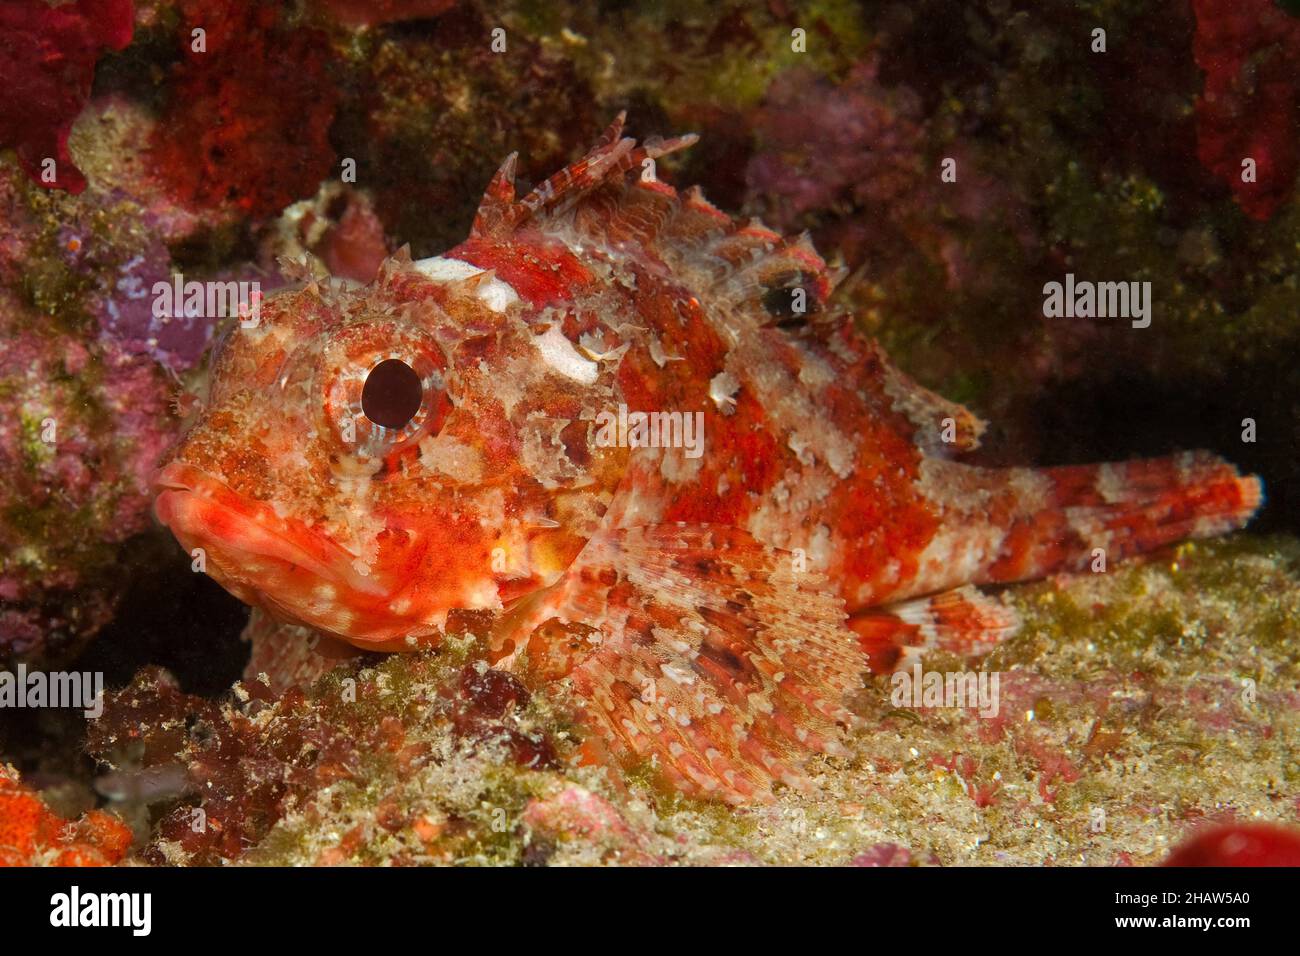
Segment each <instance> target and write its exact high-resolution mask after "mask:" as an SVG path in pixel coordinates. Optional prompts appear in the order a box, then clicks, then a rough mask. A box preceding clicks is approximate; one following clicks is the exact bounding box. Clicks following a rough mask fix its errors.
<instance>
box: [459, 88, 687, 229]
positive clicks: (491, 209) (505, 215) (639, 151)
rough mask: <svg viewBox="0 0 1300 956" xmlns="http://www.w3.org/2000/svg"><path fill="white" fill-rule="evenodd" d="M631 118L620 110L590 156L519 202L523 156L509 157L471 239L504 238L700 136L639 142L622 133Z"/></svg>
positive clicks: (490, 188)
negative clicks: (519, 166) (518, 178)
mask: <svg viewBox="0 0 1300 956" xmlns="http://www.w3.org/2000/svg"><path fill="white" fill-rule="evenodd" d="M626 117H627V114H626V112H623V113H619V114H618V116H617V117H615V119H614V122H613V123H611V124H610V125H609V127H608V128H607V129H606V130H605V132H604V133H603V134H602V135H601V137H600V138H599V139H598V140H597V141H596V144H595V145H594V146H593V147H592V148H591V149H590V150H589V151H588V152H587V155H585V156H583V157H582V159H579V160H578V161H577V162H574V163H570V164H569V165H568V166H566V167H564V169H562V170H560V171H559V172H558V173H556V174H555V175H554V176H552V177H550V178H549V179H547V180H546V181H545V182H543V183H541V184H540V185H539V186H537V188H535V189H534V190H533V191H532V192H530V193H529V194H528V195H527V196H525V197H524V198H523V199H520V200H518V201H516V200H515V188H514V179H515V168H516V162H517V158H516V157H517V154H511V155H510V156H509V157H507V158H506V161H505V162H504V163H502V164H501V168H500V169H498V170H497V172H496V175H494V176H493V177H492V181H491V182H490V183H489V184H488V188H487V190H486V192H485V193H484V196H483V201H482V203H480V205H479V210H478V213H477V215H476V216H475V217H474V227H473V229H472V231H471V233H470V235H471V237H475V238H504V237H505V236H508V235H509V234H510V233H512V232H514V231H515V230H516V229H518V228H519V227H520V226H522V225H523V224H524V223H526V222H528V221H530V220H537V219H539V218H541V217H542V216H543V215H545V214H547V213H553V212H557V211H560V210H563V209H566V208H568V207H570V206H572V205H573V204H574V203H575V202H577V201H578V200H580V199H582V197H583V196H585V195H587V194H588V193H590V192H591V191H592V190H594V189H596V188H598V187H599V186H601V185H603V184H604V183H606V182H609V181H611V180H614V179H616V178H617V177H620V176H622V174H624V173H626V172H627V171H628V170H630V169H636V168H639V167H640V166H641V163H642V162H643V161H644V160H645V159H647V158H649V159H657V158H658V157H660V156H665V155H667V154H669V153H672V152H676V151H677V150H679V149H685V148H686V147H687V146H690V145H691V144H693V143H694V142H695V141H696V140H697V139H698V137H697V136H696V135H695V134H693V133H691V134H688V135H686V136H676V137H673V138H672V139H666V140H664V139H651V140H648V141H647V142H646V143H644V144H642V145H641V146H638V145H637V142H636V140H634V139H632V138H630V137H625V136H623V135H622V132H623V124H624V121H625V119H626Z"/></svg>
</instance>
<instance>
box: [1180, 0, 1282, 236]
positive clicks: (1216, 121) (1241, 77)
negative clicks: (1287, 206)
mask: <svg viewBox="0 0 1300 956" xmlns="http://www.w3.org/2000/svg"><path fill="white" fill-rule="evenodd" d="M1193 7H1194V9H1195V11H1196V38H1195V41H1194V47H1193V49H1194V52H1195V55H1196V63H1197V65H1198V66H1199V67H1200V68H1201V69H1202V70H1204V71H1205V90H1204V92H1203V93H1202V94H1201V96H1200V97H1199V98H1198V99H1197V101H1196V129H1197V153H1198V155H1199V156H1200V160H1201V163H1202V164H1203V165H1204V166H1205V167H1206V168H1207V169H1209V170H1210V171H1211V172H1213V173H1214V174H1215V175H1216V176H1218V177H1219V178H1220V179H1222V180H1224V181H1225V182H1226V183H1228V185H1229V186H1230V187H1231V188H1232V191H1233V194H1234V195H1235V196H1236V198H1237V202H1238V204H1239V205H1240V206H1241V208H1242V210H1243V211H1245V213H1246V214H1247V215H1249V216H1250V217H1251V218H1253V219H1259V220H1265V219H1268V218H1269V217H1270V216H1272V215H1273V213H1274V211H1275V210H1276V209H1277V207H1278V206H1279V205H1280V204H1281V203H1282V202H1283V201H1284V200H1285V199H1286V198H1287V197H1288V196H1289V195H1290V194H1291V190H1292V187H1293V185H1294V183H1295V177H1296V171H1297V169H1298V168H1300V143H1297V137H1296V111H1297V109H1300V78H1298V77H1297V74H1296V68H1295V63H1296V58H1297V57H1300V19H1298V18H1296V17H1293V16H1290V15H1289V14H1287V13H1286V12H1285V11H1283V10H1282V9H1280V8H1279V7H1278V6H1277V5H1276V4H1275V3H1273V0H1194V2H1193ZM1247 159H1251V160H1254V163H1255V172H1254V177H1253V179H1249V178H1248V179H1243V165H1242V164H1243V161H1244V160H1247Z"/></svg>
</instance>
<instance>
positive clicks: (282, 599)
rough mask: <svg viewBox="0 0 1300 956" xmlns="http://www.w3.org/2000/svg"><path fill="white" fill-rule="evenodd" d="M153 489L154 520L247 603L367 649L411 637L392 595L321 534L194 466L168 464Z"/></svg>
mask: <svg viewBox="0 0 1300 956" xmlns="http://www.w3.org/2000/svg"><path fill="white" fill-rule="evenodd" d="M153 485H154V489H155V492H156V497H155V498H154V506H153V507H154V515H155V516H156V517H157V518H158V520H159V521H160V522H162V523H163V524H165V525H166V526H167V527H168V528H170V529H171V531H172V534H174V535H175V536H176V539H177V540H178V541H179V542H180V543H181V545H182V546H183V547H184V548H185V549H186V550H187V551H189V552H190V553H191V554H192V555H194V556H195V558H196V559H197V558H198V557H199V556H200V554H201V555H202V558H203V564H204V566H203V567H201V568H196V570H204V571H206V572H207V573H208V574H209V575H210V576H211V577H212V578H214V579H215V580H216V581H217V583H219V584H220V585H221V586H222V587H224V588H225V589H226V590H227V591H229V592H230V593H231V594H233V595H235V597H237V598H239V599H240V600H241V601H243V602H244V603H245V604H251V605H254V606H256V607H261V608H263V609H264V610H266V611H268V612H270V613H271V614H272V615H274V616H275V617H277V618H279V619H281V620H287V621H290V622H292V623H297V624H304V625H306V626H308V627H312V628H315V629H316V630H320V631H324V632H326V633H329V634H332V635H334V636H337V637H340V638H342V639H344V640H346V641H349V642H351V643H353V644H356V645H357V646H360V647H365V648H367V649H380V650H384V649H389V648H388V647H385V646H384V645H386V644H390V643H393V642H394V640H395V638H396V637H397V636H398V635H397V634H396V631H397V630H402V631H403V633H402V634H401V637H402V638H405V637H406V636H407V635H406V633H405V631H404V629H402V628H400V627H398V628H396V629H395V627H394V624H395V623H398V622H395V621H394V615H393V614H392V612H391V610H390V609H389V606H390V602H391V599H392V593H391V590H390V589H389V588H388V587H386V586H385V585H384V584H383V583H382V582H381V581H380V580H377V579H376V578H375V577H374V576H372V575H367V574H363V573H362V572H361V571H360V570H358V569H357V567H356V562H357V556H356V555H355V554H353V553H351V552H350V551H348V550H347V549H346V548H343V547H342V546H340V545H338V544H337V543H335V542H334V541H332V540H330V539H329V538H328V537H327V536H325V535H323V534H322V533H320V532H319V531H316V530H314V529H312V528H310V527H308V526H307V525H305V524H304V523H302V522H301V521H298V520H296V519H293V518H285V517H281V516H280V515H278V514H277V513H276V511H275V509H274V508H273V507H272V506H271V505H270V504H269V503H267V502H263V501H257V500H254V499H250V498H247V497H245V496H244V495H241V494H239V493H238V492H236V491H234V490H233V489H232V488H230V486H229V485H227V484H226V483H225V482H223V481H222V480H221V479H219V478H216V477H214V476H213V475H212V474H210V473H208V472H206V471H204V470H202V469H200V468H197V467H195V466H193V465H191V464H189V463H187V462H183V461H173V462H171V463H170V464H168V465H166V466H164V467H163V468H162V469H161V470H160V471H159V472H158V473H157V474H156V475H155V477H154V481H153ZM196 549H202V550H201V552H198V551H197V550H196ZM402 623H405V624H406V625H407V626H409V625H410V624H411V623H412V622H409V621H406V622H402ZM403 643H404V641H403ZM392 649H399V648H398V647H397V646H394V647H393V648H392Z"/></svg>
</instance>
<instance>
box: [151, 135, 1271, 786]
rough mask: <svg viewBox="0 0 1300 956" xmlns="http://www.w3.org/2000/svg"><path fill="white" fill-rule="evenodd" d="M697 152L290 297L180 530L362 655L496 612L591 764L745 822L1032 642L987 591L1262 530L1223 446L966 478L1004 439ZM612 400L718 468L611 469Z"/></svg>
mask: <svg viewBox="0 0 1300 956" xmlns="http://www.w3.org/2000/svg"><path fill="white" fill-rule="evenodd" d="M693 141H694V138H693V137H682V138H678V139H674V140H668V141H650V142H647V143H646V144H643V145H638V144H637V143H636V142H634V141H633V140H631V139H629V138H625V137H623V136H622V117H620V118H619V120H618V121H616V122H615V123H614V125H613V126H612V127H611V128H610V129H609V130H608V131H607V132H606V134H605V135H604V137H603V138H602V139H601V140H600V141H599V142H598V143H597V145H596V146H595V147H594V148H593V150H592V151H591V152H590V153H589V154H588V155H587V156H586V157H584V158H583V159H582V160H580V161H579V162H577V163H575V164H573V165H572V166H570V167H568V168H567V169H565V170H563V171H562V172H561V173H559V174H558V175H557V176H555V177H553V178H552V179H551V180H549V181H547V182H546V183H544V184H542V185H541V186H539V187H538V188H537V189H535V190H534V191H533V192H532V193H530V194H529V195H527V196H525V197H523V198H522V199H518V198H516V196H515V190H514V185H513V179H514V168H515V160H514V157H513V156H512V157H510V158H509V159H508V160H507V161H506V162H505V164H504V165H503V166H502V168H501V170H500V171H499V172H498V173H497V175H496V176H495V177H494V178H493V180H492V182H491V183H490V184H489V186H488V189H487V191H486V194H485V196H484V199H483V203H482V205H481V207H480V210H479V213H478V216H477V217H476V219H475V223H474V227H473V230H472V232H471V235H470V237H469V238H468V239H467V240H466V242H464V243H463V244H461V245H460V246H457V247H456V248H455V249H452V250H451V251H450V252H448V253H447V254H446V255H445V256H444V257H439V258H435V259H432V260H422V261H421V262H418V263H412V262H411V261H410V260H409V257H406V256H404V255H399V256H397V257H395V258H394V259H392V260H390V261H389V262H388V263H387V264H386V265H385V267H384V269H383V270H382V271H381V274H380V275H379V277H378V278H377V279H376V281H375V282H374V283H373V284H372V285H370V286H368V287H365V288H354V287H349V288H340V287H338V286H335V285H333V284H331V283H325V282H320V283H318V282H315V281H311V280H310V279H309V278H306V277H305V276H304V281H303V283H302V286H301V288H299V289H297V290H295V291H290V292H286V293H282V294H279V295H277V296H274V297H272V298H271V299H269V300H268V301H267V302H266V303H265V304H264V306H263V309H262V321H261V324H260V325H259V326H257V327H256V328H253V329H244V330H241V331H240V332H239V333H238V334H237V335H236V336H235V337H234V339H233V340H232V341H231V342H230V343H229V344H228V346H227V347H226V348H225V349H224V350H223V352H222V354H221V356H220V358H219V360H218V362H217V363H216V365H215V368H214V370H213V374H212V388H211V394H210V395H209V396H208V399H207V402H206V406H205V408H204V410H203V412H202V413H201V415H200V417H199V420H198V421H197V423H196V425H195V426H194V427H193V428H192V430H191V431H190V432H189V434H188V435H187V436H186V437H185V439H184V440H183V441H182V442H181V444H180V445H179V446H178V447H177V448H176V449H175V450H174V451H173V452H172V453H171V455H170V456H169V458H168V461H167V462H166V463H165V466H164V467H163V468H162V469H161V471H160V473H159V477H158V486H159V496H158V499H157V504H156V511H157V514H158V516H159V517H160V518H161V519H162V520H163V521H164V522H165V523H167V524H168V525H169V526H170V527H171V528H172V530H173V531H174V532H175V534H176V536H177V537H178V538H179V539H180V541H181V542H182V543H183V544H184V545H185V546H186V547H187V548H198V547H201V548H203V549H204V551H205V557H206V561H207V569H208V571H209V573H211V574H212V575H213V576H214V577H215V578H216V579H217V580H218V581H220V582H221V583H222V584H223V585H224V586H225V587H226V588H228V589H229V590H230V591H231V592H232V593H234V594H235V595H237V596H238V597H240V598H241V599H242V600H244V601H246V602H248V603H250V604H253V605H255V606H257V607H260V608H262V609H263V610H265V611H267V612H268V613H270V614H271V615H273V616H274V617H275V618H276V619H278V620H282V621H286V622H290V623H291V624H292V625H293V626H296V627H301V626H305V627H309V628H312V629H315V630H317V631H319V632H321V633H323V634H326V635H330V636H332V637H335V638H341V639H343V640H345V641H347V642H349V643H351V644H353V645H355V646H357V647H360V648H363V649H367V650H405V649H413V648H416V647H420V646H428V645H432V644H436V643H437V642H438V641H439V640H440V639H441V638H442V636H443V634H444V632H450V631H452V630H454V629H455V622H454V620H449V616H450V617H451V618H454V617H455V615H458V614H461V613H464V612H476V613H479V614H489V615H491V616H492V620H493V622H494V623H493V625H492V638H491V641H490V645H491V646H490V647H489V648H488V653H489V655H490V657H491V659H492V660H493V661H494V663H496V664H497V666H502V667H512V668H525V667H526V668H528V669H529V670H530V672H532V673H534V674H537V675H540V676H542V677H544V678H548V679H554V680H566V681H569V682H570V683H571V685H572V687H573V689H574V691H575V692H576V694H577V695H578V697H579V699H580V700H582V701H584V702H585V703H584V707H585V714H586V717H587V719H588V723H589V725H590V727H591V728H592V730H593V731H594V733H593V734H592V735H591V738H590V740H589V741H588V744H587V746H586V748H585V750H584V756H585V757H586V758H587V759H591V760H609V759H615V760H618V761H621V762H623V763H629V762H636V761H642V760H649V761H652V762H653V763H655V765H657V766H658V767H659V768H660V769H661V770H662V771H663V773H664V776H665V777H666V778H667V779H668V780H670V781H671V782H672V783H674V784H676V785H677V786H678V787H680V788H682V789H683V790H685V791H687V792H689V793H692V794H697V795H708V796H714V797H718V798H721V799H725V800H729V801H732V802H744V801H749V800H762V799H767V798H768V797H769V796H770V788H771V785H772V783H774V782H776V781H781V782H785V783H787V784H790V785H795V786H800V785H806V784H807V781H806V778H805V777H804V775H803V772H802V770H801V767H802V764H803V762H804V759H805V758H806V756H807V755H809V754H810V753H814V752H834V751H835V749H836V748H837V746H838V744H837V736H838V734H839V731H840V728H842V727H843V726H844V725H846V724H847V723H848V722H849V720H850V718H849V715H848V713H847V712H846V711H845V710H844V708H843V706H842V699H843V697H844V695H845V694H847V693H848V692H850V691H851V690H852V689H853V688H854V687H856V686H859V685H860V681H861V675H862V673H863V671H864V670H866V669H867V668H868V667H871V668H873V669H876V670H883V669H888V668H889V667H892V666H894V665H895V664H896V663H897V662H898V661H899V660H900V658H901V657H902V655H903V654H904V653H905V652H906V650H907V649H908V648H909V647H912V648H920V649H924V648H933V647H942V648H944V649H947V650H953V651H957V652H961V653H976V652H980V651H982V650H987V649H988V648H989V647H990V646H991V645H992V644H993V643H994V642H996V641H997V640H999V639H1001V638H1003V637H1005V636H1006V635H1007V634H1010V633H1012V632H1013V631H1014V629H1015V627H1016V625H1017V622H1016V620H1015V617H1014V614H1013V613H1012V612H1011V610H1010V609H1009V608H1007V607H1006V606H1004V605H1002V604H1000V603H998V602H996V601H993V600H991V599H989V598H987V597H985V596H983V595H981V594H980V593H979V592H978V591H977V590H975V589H974V588H973V587H972V586H971V585H976V584H981V583H996V582H1008V581H1019V580H1025V579H1030V578H1035V577H1041V576H1044V575H1047V574H1051V573H1054V572H1057V571H1063V570H1072V569H1080V568H1084V567H1086V566H1087V565H1088V564H1089V563H1090V562H1091V561H1092V560H1093V559H1094V553H1095V549H1098V548H1100V549H1103V550H1104V552H1105V554H1106V557H1107V560H1111V561H1113V560H1116V559H1119V558H1121V557H1123V556H1125V555H1130V554H1135V553H1139V552H1142V551H1147V550H1150V549H1153V548H1157V547H1160V546H1162V545H1164V544H1167V543H1170V542H1174V541H1178V540H1181V539H1184V538H1194V537H1204V536H1208V535H1216V534H1221V533H1224V532H1227V531H1231V530H1233V529H1236V528H1239V527H1241V526H1242V525H1244V524H1245V523H1246V522H1247V521H1248V520H1249V519H1250V517H1251V515H1252V514H1253V513H1254V512H1255V510H1256V509H1257V507H1258V505H1259V502H1260V498H1261V488H1260V484H1259V481H1258V479H1257V478H1254V477H1242V476H1240V475H1239V474H1238V472H1237V471H1236V469H1234V468H1233V467H1232V466H1231V465H1229V464H1228V463H1226V462H1224V461H1222V460H1221V459H1219V458H1217V457H1215V456H1213V455H1211V454H1209V453H1206V452H1189V453H1184V454H1180V455H1175V456H1172V457H1168V458H1163V459H1152V460H1145V461H1129V462H1122V463H1115V464H1103V465H1093V466H1071V467H1060V468H1044V469H1032V468H1010V469H989V468H980V467H973V466H969V465H965V464H962V463H961V462H960V461H959V460H958V459H959V458H960V456H961V454H962V453H963V452H966V451H969V450H971V449H973V448H975V447H976V446H977V445H978V442H979V437H980V434H981V433H982V432H983V430H984V423H983V422H981V421H980V420H979V419H978V418H977V417H976V416H974V415H973V414H971V413H970V412H969V411H967V410H966V409H964V408H962V407H961V406H959V405H955V404H953V403H950V402H947V401H946V400H944V399H943V398H941V397H939V396H937V395H935V394H933V393H932V392H929V391H927V390H925V389H924V388H922V387H920V386H919V385H917V384H916V383H914V382H912V381H911V380H910V379H908V378H907V377H906V376H905V375H904V374H903V373H902V372H900V371H899V370H898V369H896V368H894V367H893V366H892V365H891V364H890V363H889V361H888V359H887V358H886V356H885V355H884V354H883V352H882V351H881V350H880V349H879V347H878V346H876V345H875V344H874V343H872V342H871V341H870V340H868V339H866V338H865V337H863V336H862V335H861V334H860V333H859V332H858V331H857V329H856V327H855V325H854V323H853V322H852V320H851V318H849V317H846V316H843V315H841V314H839V313H838V312H837V311H836V310H835V309H834V308H833V306H832V305H831V300H830V296H831V292H832V290H833V287H834V284H835V281H836V280H837V278H838V277H837V276H836V275H835V274H834V273H833V271H832V270H830V269H828V268H827V266H826V264H825V263H824V262H823V260H822V259H821V258H820V256H819V255H818V254H817V252H816V251H815V250H814V248H813V247H812V245H811V243H810V242H809V241H808V239H807V238H806V237H800V238H796V239H783V238H782V237H781V236H779V235H777V234H776V233H774V232H772V231H770V230H768V229H767V228H766V227H764V226H763V225H762V224H761V223H758V222H747V223H744V222H736V221H733V220H732V219H731V218H730V217H728V216H727V215H726V214H724V213H722V212H720V211H719V210H717V209H715V208H714V207H713V206H711V205H710V204H709V203H708V202H707V201H706V200H705V199H704V198H703V197H702V196H701V195H700V194H699V192H698V191H697V190H688V191H686V192H685V193H682V194H679V193H678V192H677V191H676V190H675V189H673V188H672V187H670V186H668V185H666V184H664V183H663V182H661V181H659V180H657V179H656V178H655V175H654V160H655V159H657V158H658V157H660V156H662V155H664V154H666V153H669V152H672V151H673V150H676V149H680V148H682V147H683V146H686V145H689V144H690V143H691V142H693ZM388 359H398V360H400V361H401V362H403V363H405V364H406V365H407V366H408V367H409V368H410V369H412V370H414V372H415V373H416V374H417V375H418V376H419V378H420V381H421V396H422V397H421V400H420V406H419V411H418V412H417V413H416V415H415V417H414V419H412V420H411V421H410V422H408V423H407V424H406V425H404V426H402V427H391V428H383V427H380V426H378V425H376V424H375V423H374V422H373V421H371V420H370V419H369V418H368V417H367V416H366V415H365V413H364V412H363V410H362V407H361V406H362V391H363V387H364V385H365V383H366V380H367V376H368V375H370V374H371V373H372V372H373V370H374V369H375V368H376V367H377V366H378V365H379V363H381V362H383V361H385V360H388ZM620 406H622V407H625V408H626V409H629V410H632V411H645V412H654V411H660V412H676V413H682V414H684V415H689V414H693V413H696V412H698V413H702V416H703V436H704V440H703V446H702V449H700V448H696V449H693V450H692V449H688V448H684V447H668V448H659V447H638V448H626V447H617V446H613V447H611V446H609V445H608V443H607V442H605V441H602V440H601V439H602V428H601V425H600V421H601V419H600V418H599V416H601V415H602V413H604V414H610V415H613V414H617V411H618V409H619V408H620ZM697 452H699V453H698V454H697ZM264 656H268V655H264ZM274 656H275V655H269V656H268V659H269V658H270V657H274Z"/></svg>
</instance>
